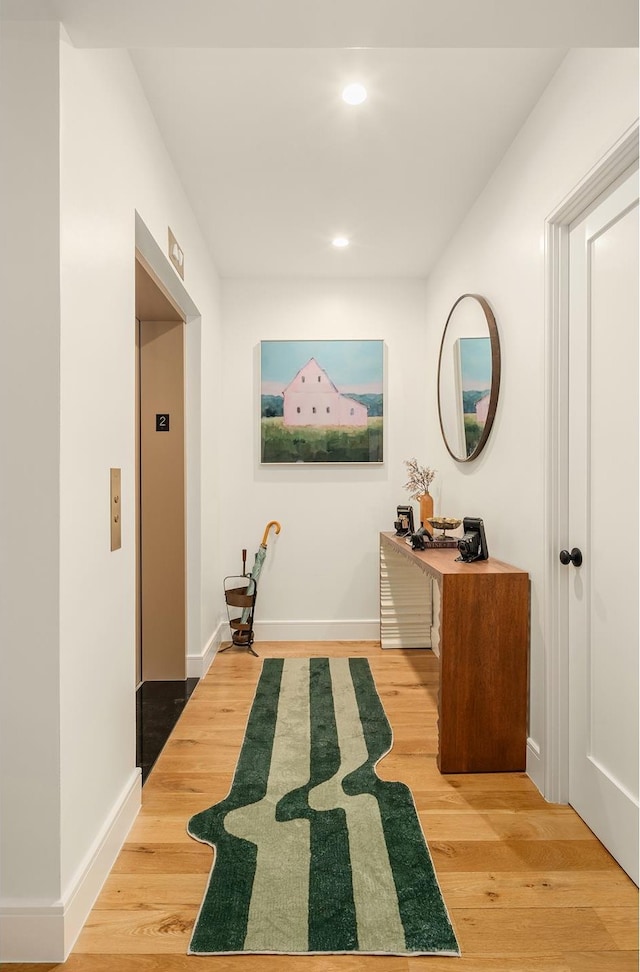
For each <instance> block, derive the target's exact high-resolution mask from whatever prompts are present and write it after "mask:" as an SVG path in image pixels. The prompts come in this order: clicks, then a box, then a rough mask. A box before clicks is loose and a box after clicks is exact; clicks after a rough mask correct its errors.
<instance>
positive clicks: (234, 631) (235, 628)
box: [220, 520, 281, 657]
mask: <svg viewBox="0 0 640 972" xmlns="http://www.w3.org/2000/svg"><path fill="white" fill-rule="evenodd" d="M271 527H275V531H276V534H278V533H280V529H281V527H280V524H279V523H278V521H277V520H270V521H269V522H268V523H267V525H266V527H265V531H264V534H263V537H262V543H261V544H260V546H259V547H258V550H257V552H256V556H255V559H254V562H253V567H252V569H251V573H250V574H247V573H246V562H247V551H246V550H243V551H242V575H241V576H239V575H235V576H233V575H232V576H229V577H225V579H224V597H225V601H226V604H227V614H228V617H229V627H230V629H231V644H230V645H227V646H226V648H221V649H220V651H221V652H222V651H227V649H228V648H231V647H232V645H237V646H238V647H242V648H246V649H247V650H248V651H250V652H251V654H252V655H256V657H257V655H258V653H257V651H255V650H254V648H253V640H254V633H253V619H254V613H255V605H256V598H257V595H258V577H259V576H260V571H261V570H262V565H263V564H264V560H265V557H266V556H267V539H268V537H269V530H270V529H271ZM238 612H239V613H238Z"/></svg>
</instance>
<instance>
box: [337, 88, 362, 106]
mask: <svg viewBox="0 0 640 972" xmlns="http://www.w3.org/2000/svg"><path fill="white" fill-rule="evenodd" d="M366 98H367V89H366V88H365V86H364V85H363V84H348V85H347V87H346V88H345V89H344V91H343V92H342V100H343V101H346V103H347V104H348V105H361V104H362V102H363V101H366Z"/></svg>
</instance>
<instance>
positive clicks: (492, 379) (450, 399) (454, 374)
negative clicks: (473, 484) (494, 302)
mask: <svg viewBox="0 0 640 972" xmlns="http://www.w3.org/2000/svg"><path fill="white" fill-rule="evenodd" d="M499 388H500V343H499V340H498V329H497V327H496V321H495V318H494V316H493V312H492V310H491V308H490V307H489V304H488V303H487V301H486V300H485V299H484V297H480V296H479V295H478V294H463V295H462V297H459V298H458V300H457V301H456V302H455V304H454V305H453V307H452V308H451V312H450V314H449V317H448V318H447V323H446V325H445V329H444V334H443V336H442V344H441V346H440V361H439V363H438V412H439V414H440V428H441V429H442V435H443V438H444V441H445V445H446V447H447V449H448V450H449V452H450V454H451V455H452V456H453V458H454V459H456V460H457V461H458V462H469V461H470V460H471V459H475V458H476V457H477V456H478V455H479V454H480V452H481V451H482V449H483V448H484V445H485V443H486V441H487V439H488V437H489V432H490V431H491V426H492V424H493V418H494V416H495V412H496V406H497V404H498V391H499Z"/></svg>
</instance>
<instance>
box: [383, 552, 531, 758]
mask: <svg viewBox="0 0 640 972" xmlns="http://www.w3.org/2000/svg"><path fill="white" fill-rule="evenodd" d="M380 545H381V546H380V556H381V564H382V562H383V561H384V563H385V564H386V565H387V566H386V570H387V576H388V580H389V581H390V583H389V584H388V589H389V591H391V592H392V593H393V597H392V598H391V600H394V599H395V598H398V597H400V595H401V594H402V592H403V585H404V584H405V582H406V581H405V578H406V575H407V567H408V568H409V573H411V570H413V573H414V574H415V575H417V576H418V577H420V575H421V574H423V575H424V582H423V588H424V592H425V598H426V596H427V593H428V596H429V603H431V600H433V603H434V604H438V605H439V608H438V616H437V617H434V618H433V629H434V630H437V632H438V634H437V638H435V639H434V635H433V631H432V632H431V635H430V639H429V641H428V642H427V643H429V644H430V643H432V642H433V641H434V640H437V643H438V651H437V654H438V655H439V661H440V693H439V697H437V698H436V702H437V704H438V711H439V723H438V728H439V749H438V767H439V769H440V770H441V771H442V772H443V773H454V772H455V773H471V772H473V773H483V772H496V771H500V770H508V771H514V770H523V769H524V768H525V765H526V742H527V682H528V665H529V576H528V574H527V573H526V572H525V571H523V570H520V569H519V568H517V567H511V566H510V565H509V564H505V563H504V562H503V561H500V560H495V559H494V558H489V559H488V560H483V561H476V562H474V563H460V562H458V561H457V559H456V558H457V555H458V552H457V550H425V551H419V550H412V549H411V548H410V547H408V546H407V544H406V543H405V541H404V539H403V538H398V537H396V536H394V535H393V534H389V533H382V534H381V535H380ZM400 567H402V568H403V569H402V570H400V569H399V568H400ZM432 585H437V587H438V591H439V594H438V596H437V597H434V598H433V599H432V598H431V587H432ZM412 586H414V585H412ZM384 593H385V590H384V589H383V588H382V587H381V590H380V598H381V601H380V611H381V637H382V644H383V645H385V636H386V635H385V632H386V628H385V610H388V607H385V601H384ZM412 598H413V600H415V593H414V594H412ZM387 600H389V597H387ZM403 608H404V602H402V601H400V602H399V605H398V612H399V616H400V621H401V620H402V610H403ZM392 644H393V642H392Z"/></svg>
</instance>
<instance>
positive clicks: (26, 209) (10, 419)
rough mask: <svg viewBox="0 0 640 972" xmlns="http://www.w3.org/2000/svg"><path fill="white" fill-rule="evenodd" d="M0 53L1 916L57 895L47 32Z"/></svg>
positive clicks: (53, 133)
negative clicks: (33, 899) (27, 899)
mask: <svg viewBox="0 0 640 972" xmlns="http://www.w3.org/2000/svg"><path fill="white" fill-rule="evenodd" d="M0 41H1V45H2V46H1V54H0V70H1V76H0V98H1V102H0V104H1V109H2V129H3V132H11V133H12V137H11V138H7V137H4V138H3V139H2V148H1V158H2V180H1V185H2V189H3V191H2V194H1V200H2V211H1V214H0V225H1V227H2V241H3V248H2V260H0V274H1V278H0V279H1V289H2V311H1V313H2V338H3V346H2V354H1V355H0V402H1V403H2V411H1V413H2V415H3V416H4V419H3V421H2V423H0V429H1V431H0V435H1V437H2V446H1V448H0V462H1V464H2V468H1V471H0V488H1V490H2V500H1V503H0V509H2V513H3V522H2V527H1V528H0V530H1V534H2V541H1V542H0V558H1V559H0V564H1V567H0V599H1V602H0V657H1V661H2V672H1V676H0V757H1V764H0V820H1V821H2V828H3V833H2V838H3V839H2V846H1V850H0V894H2V896H3V898H4V899H5V902H11V903H12V905H13V904H15V902H19V901H20V900H21V899H22V898H23V897H24V896H25V895H29V893H30V892H31V891H32V890H33V874H34V872H35V871H36V870H37V873H38V884H39V887H38V893H39V896H40V897H42V898H53V897H56V896H57V893H59V886H60V858H59V847H58V844H59V836H60V749H59V733H58V731H57V728H56V722H57V717H58V713H59V707H60V697H59V667H60V653H59V609H60V608H59V590H58V587H59V574H60V570H59V525H58V515H59V503H60V486H59V438H60V407H59V394H60V393H59V384H60V382H59V370H60V283H59V262H58V252H59V238H60V227H59V205H58V183H59V156H60V150H59V132H58V125H59V111H58V86H57V77H58V47H59V41H58V27H57V25H56V24H40V25H37V26H33V27H27V26H26V25H22V24H11V25H9V24H6V25H3V28H2V34H1V35H0ZM20 187H23V188H24V189H26V191H23V192H21V191H20ZM43 806H46V807H47V813H46V814H43V813H42V807H43ZM1 939H2V928H0V941H1Z"/></svg>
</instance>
